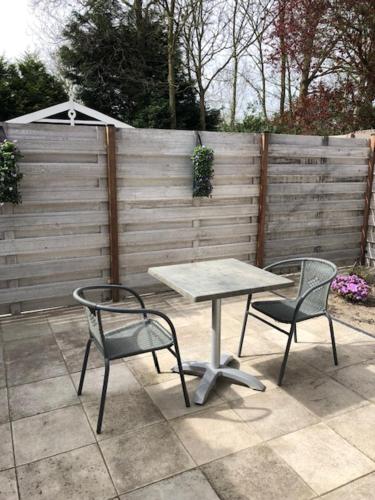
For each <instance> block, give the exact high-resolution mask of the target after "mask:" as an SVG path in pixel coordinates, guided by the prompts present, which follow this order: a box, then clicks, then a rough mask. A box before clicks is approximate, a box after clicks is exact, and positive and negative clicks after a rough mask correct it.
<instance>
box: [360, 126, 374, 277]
mask: <svg viewBox="0 0 375 500" xmlns="http://www.w3.org/2000/svg"><path fill="white" fill-rule="evenodd" d="M370 149H371V155H370V158H369V164H368V174H367V195H366V203H365V213H364V220H363V229H362V231H363V238H365V239H366V240H367V246H366V264H367V265H369V266H371V267H375V174H374V163H375V135H372V136H371V139H370ZM366 222H367V224H368V226H367V227H366Z"/></svg>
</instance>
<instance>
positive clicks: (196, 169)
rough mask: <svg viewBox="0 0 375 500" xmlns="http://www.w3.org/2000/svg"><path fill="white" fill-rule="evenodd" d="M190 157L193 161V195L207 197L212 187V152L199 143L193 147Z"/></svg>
mask: <svg viewBox="0 0 375 500" xmlns="http://www.w3.org/2000/svg"><path fill="white" fill-rule="evenodd" d="M191 159H192V161H193V197H194V198H196V197H204V196H206V197H209V196H210V194H211V192H212V189H213V186H212V178H213V176H214V169H213V168H212V164H213V161H214V152H213V150H212V149H211V148H208V147H207V146H204V145H199V146H196V147H195V148H194V151H193V156H192V157H191Z"/></svg>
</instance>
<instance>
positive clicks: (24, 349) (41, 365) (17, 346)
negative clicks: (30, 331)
mask: <svg viewBox="0 0 375 500" xmlns="http://www.w3.org/2000/svg"><path fill="white" fill-rule="evenodd" d="M5 362H6V365H7V377H8V386H13V385H18V384H26V383H28V382H36V381H38V380H43V379H46V378H51V377H57V376H59V375H65V374H66V367H65V364H64V361H63V358H62V356H61V353H60V351H59V348H58V347H57V345H56V342H55V340H54V339H53V337H52V336H51V337H50V336H46V337H43V338H41V337H39V338H34V339H29V340H16V341H14V342H7V343H6V344H5Z"/></svg>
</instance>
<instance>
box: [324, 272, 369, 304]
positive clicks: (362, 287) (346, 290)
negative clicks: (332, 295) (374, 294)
mask: <svg viewBox="0 0 375 500" xmlns="http://www.w3.org/2000/svg"><path fill="white" fill-rule="evenodd" d="M331 289H332V290H333V291H334V292H336V293H337V294H338V295H341V297H344V299H346V300H348V301H350V302H365V301H366V300H367V297H368V295H369V293H370V287H369V285H368V284H367V282H366V280H364V279H363V278H361V277H359V276H357V275H356V274H349V275H345V274H338V275H337V276H336V278H335V279H334V280H333V282H332V285H331Z"/></svg>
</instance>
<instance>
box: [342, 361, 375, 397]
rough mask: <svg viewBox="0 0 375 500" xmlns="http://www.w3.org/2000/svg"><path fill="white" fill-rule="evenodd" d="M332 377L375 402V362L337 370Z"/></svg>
mask: <svg viewBox="0 0 375 500" xmlns="http://www.w3.org/2000/svg"><path fill="white" fill-rule="evenodd" d="M332 377H333V378H335V379H336V380H338V381H339V382H341V383H342V384H343V385H345V386H346V387H348V388H349V389H352V390H353V391H355V392H357V393H358V394H360V395H361V396H363V397H364V398H366V399H369V400H371V401H375V360H370V361H366V362H363V363H358V364H357V365H352V366H348V367H347V368H343V369H342V370H337V371H336V372H334V373H333V374H332Z"/></svg>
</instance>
